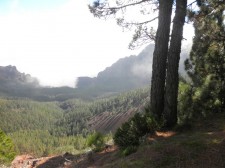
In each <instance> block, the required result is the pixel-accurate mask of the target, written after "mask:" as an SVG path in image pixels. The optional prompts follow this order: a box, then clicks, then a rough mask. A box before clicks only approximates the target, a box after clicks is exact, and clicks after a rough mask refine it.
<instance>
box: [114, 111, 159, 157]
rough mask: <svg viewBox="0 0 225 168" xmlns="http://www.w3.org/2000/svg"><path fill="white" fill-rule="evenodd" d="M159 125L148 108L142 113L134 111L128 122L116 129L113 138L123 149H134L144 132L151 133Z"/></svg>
mask: <svg viewBox="0 0 225 168" xmlns="http://www.w3.org/2000/svg"><path fill="white" fill-rule="evenodd" d="M159 127H160V124H158V122H157V121H156V120H155V118H154V117H153V116H152V115H151V113H150V110H149V108H146V109H145V112H144V114H141V113H136V114H135V115H134V117H132V118H131V119H130V120H129V121H128V122H125V123H124V124H123V125H122V126H121V127H120V128H118V129H117V131H116V133H115V135H114V137H113V139H114V142H115V144H117V145H118V146H119V147H120V148H121V149H122V150H123V151H129V152H125V153H129V154H130V152H131V151H135V150H131V149H133V148H134V149H135V148H136V147H137V146H139V145H140V139H141V137H143V136H144V135H146V134H149V133H150V134H153V133H154V132H155V130H157V129H158V128H159Z"/></svg>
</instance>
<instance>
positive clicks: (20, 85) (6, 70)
mask: <svg viewBox="0 0 225 168" xmlns="http://www.w3.org/2000/svg"><path fill="white" fill-rule="evenodd" d="M0 97H26V98H31V99H34V100H39V101H55V100H58V101H63V100H67V99H70V98H75V89H74V88H70V87H55V88H51V87H43V86H41V85H40V84H39V82H38V79H37V78H34V77H32V76H31V75H29V74H25V73H21V72H19V71H18V70H17V68H16V67H15V66H12V65H9V66H5V67H4V66H0Z"/></svg>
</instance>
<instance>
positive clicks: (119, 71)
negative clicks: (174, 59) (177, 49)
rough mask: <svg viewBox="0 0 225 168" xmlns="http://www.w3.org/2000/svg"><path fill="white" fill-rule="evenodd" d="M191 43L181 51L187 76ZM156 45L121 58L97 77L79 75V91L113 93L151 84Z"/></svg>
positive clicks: (95, 94) (97, 93)
mask: <svg viewBox="0 0 225 168" xmlns="http://www.w3.org/2000/svg"><path fill="white" fill-rule="evenodd" d="M190 47H191V46H190V45H184V46H183V48H182V53H181V61H180V68H179V72H180V74H181V75H182V76H185V75H186V73H185V71H184V60H185V59H187V58H188V55H189V51H190ZM153 51H154V45H153V44H150V45H148V46H147V47H146V48H144V49H143V50H142V52H141V53H140V54H138V55H137V56H134V55H132V56H129V57H125V58H121V59H119V60H118V61H117V62H115V63H114V64H112V65H111V66H110V67H107V68H106V69H105V70H103V71H101V72H99V73H98V75H97V77H94V78H90V77H79V78H78V82H77V86H76V87H77V91H78V93H79V92H81V93H83V94H87V93H89V94H92V95H94V96H99V95H112V94H115V93H118V92H123V91H129V90H132V89H137V88H141V87H144V86H146V85H149V84H150V80H151V72H152V56H153Z"/></svg>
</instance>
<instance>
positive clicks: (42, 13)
mask: <svg viewBox="0 0 225 168" xmlns="http://www.w3.org/2000/svg"><path fill="white" fill-rule="evenodd" d="M87 3H88V1H85V0H1V1H0V25H1V26H0V55H1V56H0V66H6V65H14V66H16V67H17V68H18V70H19V71H20V72H24V73H27V74H31V75H32V76H33V77H37V78H38V79H39V80H40V83H41V84H43V85H48V86H62V85H68V86H72V87H73V86H74V84H75V79H76V78H77V77H79V76H91V77H93V76H96V75H97V73H98V72H99V71H102V70H104V69H105V68H106V67H108V66H110V65H111V64H113V63H114V62H115V61H117V60H118V59H119V58H122V57H126V56H129V55H132V54H138V53H139V52H140V51H141V49H139V50H134V51H132V50H129V49H128V44H129V42H130V41H131V38H132V33H131V32H128V31H125V32H123V31H122V28H121V27H119V26H117V25H116V23H115V20H113V19H111V20H107V21H105V20H100V19H98V18H94V17H93V16H92V14H91V13H90V12H89V9H88V6H87ZM191 27H192V26H191V25H189V27H186V29H185V33H184V37H185V38H188V39H189V40H190V39H191V38H192V33H193V31H192V30H191V31H190V32H189V31H188V30H190V29H192V28H191Z"/></svg>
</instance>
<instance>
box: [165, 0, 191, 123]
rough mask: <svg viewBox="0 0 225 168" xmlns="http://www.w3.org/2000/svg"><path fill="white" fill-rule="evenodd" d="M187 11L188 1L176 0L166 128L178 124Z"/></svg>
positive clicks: (170, 56) (167, 91) (166, 99)
mask: <svg viewBox="0 0 225 168" xmlns="http://www.w3.org/2000/svg"><path fill="white" fill-rule="evenodd" d="M186 9H187V0H176V11H175V17H174V20H173V30H172V35H171V40H170V48H169V53H168V63H167V75H166V89H165V104H164V106H165V107H164V114H163V115H164V119H165V126H166V127H173V126H174V125H176V123H177V97H178V84H179V74H178V68H179V60H180V52H181V41H182V38H183V26H184V22H185V16H186Z"/></svg>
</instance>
